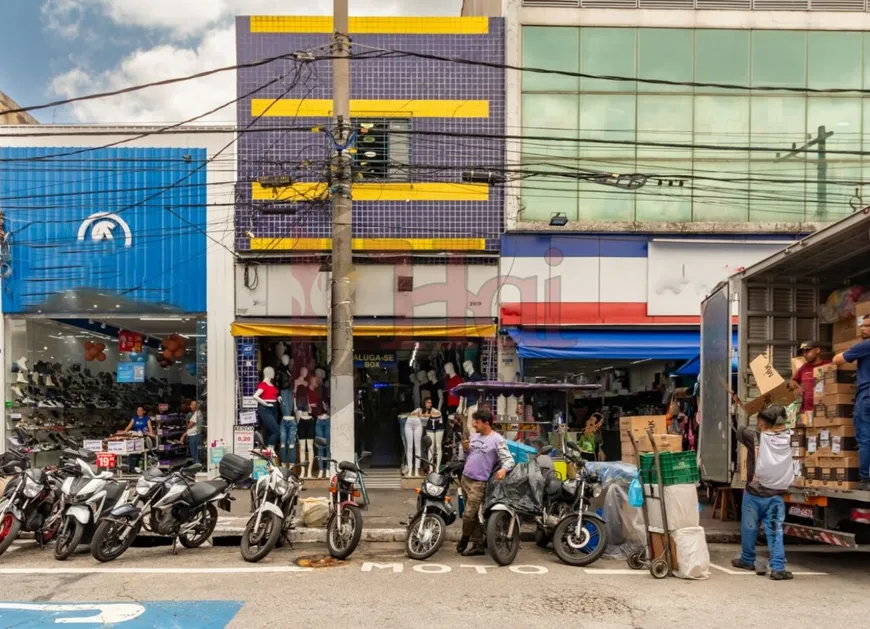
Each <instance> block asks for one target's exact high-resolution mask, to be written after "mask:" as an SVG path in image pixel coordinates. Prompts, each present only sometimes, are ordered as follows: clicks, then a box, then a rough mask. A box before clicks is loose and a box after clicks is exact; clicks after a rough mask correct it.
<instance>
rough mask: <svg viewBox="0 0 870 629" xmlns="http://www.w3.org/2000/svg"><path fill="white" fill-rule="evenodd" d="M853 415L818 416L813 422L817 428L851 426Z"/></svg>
mask: <svg viewBox="0 0 870 629" xmlns="http://www.w3.org/2000/svg"><path fill="white" fill-rule="evenodd" d="M852 424H853V420H852V418H851V417H816V418H815V420H814V423H813V426H814V427H815V428H837V427H839V426H851V425H852Z"/></svg>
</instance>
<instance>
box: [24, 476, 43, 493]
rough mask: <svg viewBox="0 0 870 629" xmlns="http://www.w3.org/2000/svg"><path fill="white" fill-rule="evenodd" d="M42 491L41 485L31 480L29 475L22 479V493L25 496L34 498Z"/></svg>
mask: <svg viewBox="0 0 870 629" xmlns="http://www.w3.org/2000/svg"><path fill="white" fill-rule="evenodd" d="M41 491H42V485H40V484H39V483H37V482H36V481H34V480H32V479H31V478H30V477H29V476H27V477H26V478H25V481H24V495H25V496H26V497H27V498H36V497H37V496H38V495H39V492H41Z"/></svg>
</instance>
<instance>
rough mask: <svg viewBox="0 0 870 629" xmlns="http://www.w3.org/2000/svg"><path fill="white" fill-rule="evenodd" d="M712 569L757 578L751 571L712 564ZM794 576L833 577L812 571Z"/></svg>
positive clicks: (794, 573) (797, 573)
mask: <svg viewBox="0 0 870 629" xmlns="http://www.w3.org/2000/svg"><path fill="white" fill-rule="evenodd" d="M710 567H711V568H715V569H716V570H719V571H721V572H724V573H725V574H733V575H737V576H741V575H742V576H756V575H755V573H754V572H750V571H749V570H731V568H723V567H722V566H717V565H716V564H714V563H711V564H710ZM792 574H793V575H794V576H796V577H829V576H831V575H830V574H829V573H827V572H810V571H805V572H792Z"/></svg>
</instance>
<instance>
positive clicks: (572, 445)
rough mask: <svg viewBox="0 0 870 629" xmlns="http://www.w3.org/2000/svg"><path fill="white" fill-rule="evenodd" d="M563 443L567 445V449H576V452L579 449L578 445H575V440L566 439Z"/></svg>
mask: <svg viewBox="0 0 870 629" xmlns="http://www.w3.org/2000/svg"><path fill="white" fill-rule="evenodd" d="M565 445H566V446H567V448H568V449H569V450H576V451H578V452H579V451H580V446H578V445H577V442H576V441H571V440H570V439H566V440H565Z"/></svg>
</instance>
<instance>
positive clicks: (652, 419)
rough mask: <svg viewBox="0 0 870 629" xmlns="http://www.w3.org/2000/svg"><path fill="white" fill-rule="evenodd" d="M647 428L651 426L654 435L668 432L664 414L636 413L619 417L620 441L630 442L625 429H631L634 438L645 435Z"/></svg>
mask: <svg viewBox="0 0 870 629" xmlns="http://www.w3.org/2000/svg"><path fill="white" fill-rule="evenodd" d="M647 428H652V431H653V434H654V435H663V434H666V433H667V432H668V421H667V417H665V416H664V415H637V416H634V417H620V418H619V435H620V439H621V440H622V441H628V442H629V443H631V440H630V439H629V438H628V435H627V434H626V431H631V433H632V434H633V435H634V438H635V439H637V438H639V437H642V436H645V435H646V429H647Z"/></svg>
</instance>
